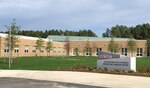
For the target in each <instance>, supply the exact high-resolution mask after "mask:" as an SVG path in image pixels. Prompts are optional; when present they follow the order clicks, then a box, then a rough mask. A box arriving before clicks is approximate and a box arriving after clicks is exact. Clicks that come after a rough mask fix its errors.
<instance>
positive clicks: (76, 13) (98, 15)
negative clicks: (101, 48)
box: [0, 0, 150, 35]
mask: <svg viewBox="0 0 150 88" xmlns="http://www.w3.org/2000/svg"><path fill="white" fill-rule="evenodd" d="M149 3H150V1H149V0H130V1H129V0H74V1H73V0H0V19H1V20H0V26H3V25H4V24H9V23H10V21H11V20H12V19H13V18H15V19H17V23H18V24H19V25H21V26H22V27H23V28H25V29H41V30H42V29H52V28H57V29H70V30H80V29H92V30H94V31H95V32H96V33H97V34H98V35H99V34H100V33H102V32H103V31H105V29H106V28H107V27H111V26H114V25H117V24H120V25H121V24H123V25H127V26H133V25H136V24H139V23H146V22H149V21H150V18H149V15H150V12H149V9H150V6H149Z"/></svg>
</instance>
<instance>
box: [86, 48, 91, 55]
mask: <svg viewBox="0 0 150 88" xmlns="http://www.w3.org/2000/svg"><path fill="white" fill-rule="evenodd" d="M91 55H92V49H91V48H86V56H91Z"/></svg>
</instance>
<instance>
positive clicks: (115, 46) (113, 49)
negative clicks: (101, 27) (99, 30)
mask: <svg viewBox="0 0 150 88" xmlns="http://www.w3.org/2000/svg"><path fill="white" fill-rule="evenodd" d="M118 46H119V45H118V43H116V42H115V41H114V38H113V37H112V38H111V40H110V42H109V44H108V51H111V52H114V53H116V52H118V51H119V47H118Z"/></svg>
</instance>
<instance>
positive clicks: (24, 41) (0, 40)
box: [0, 36, 146, 57]
mask: <svg viewBox="0 0 150 88" xmlns="http://www.w3.org/2000/svg"><path fill="white" fill-rule="evenodd" d="M37 39H38V38H37ZM37 39H28V38H21V37H20V38H19V42H18V44H17V45H18V48H19V52H18V53H15V52H14V50H13V56H14V57H21V56H63V55H66V51H65V43H64V42H52V44H53V50H51V51H50V53H49V52H47V51H46V49H45V48H43V53H40V51H38V50H36V53H34V52H33V49H34V46H35V45H36V40H37ZM109 42H110V41H108V40H101V41H100V40H99V41H92V40H89V41H88V47H89V48H91V55H92V56H96V50H97V48H101V49H102V51H106V52H108V44H109ZM115 42H116V43H118V46H119V51H118V52H117V53H120V54H121V49H122V48H127V42H128V41H125V40H122V41H115ZM5 43H6V41H5V37H1V36H0V57H8V56H9V53H5V52H4V49H5ZM136 43H137V48H142V56H144V55H146V54H145V52H146V48H145V45H146V40H136ZM46 45H47V41H44V46H46ZM25 46H27V47H28V52H27V53H25ZM86 46H87V41H81V40H80V41H70V52H69V55H70V56H74V54H73V49H75V48H77V49H78V52H77V53H78V55H80V56H86V52H85V47H86ZM133 54H134V56H136V55H137V51H135V52H134V53H133ZM127 56H131V52H130V51H129V49H127Z"/></svg>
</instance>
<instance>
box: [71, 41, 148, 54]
mask: <svg viewBox="0 0 150 88" xmlns="http://www.w3.org/2000/svg"><path fill="white" fill-rule="evenodd" d="M109 42H110V41H105V40H103V41H89V42H88V43H89V46H88V47H89V48H91V49H92V50H91V52H92V56H96V49H97V48H101V49H102V51H106V52H108V44H109ZM115 42H116V43H118V47H119V51H118V52H116V53H119V54H121V49H122V48H127V43H128V41H115ZM86 43H87V41H70V55H73V49H74V48H78V54H79V55H85V51H84V50H83V49H85V47H86V46H87V45H86ZM136 43H137V48H142V51H143V52H142V56H144V55H145V51H146V48H145V44H146V40H136ZM136 54H137V51H135V52H133V55H131V52H130V51H129V49H127V56H136Z"/></svg>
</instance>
